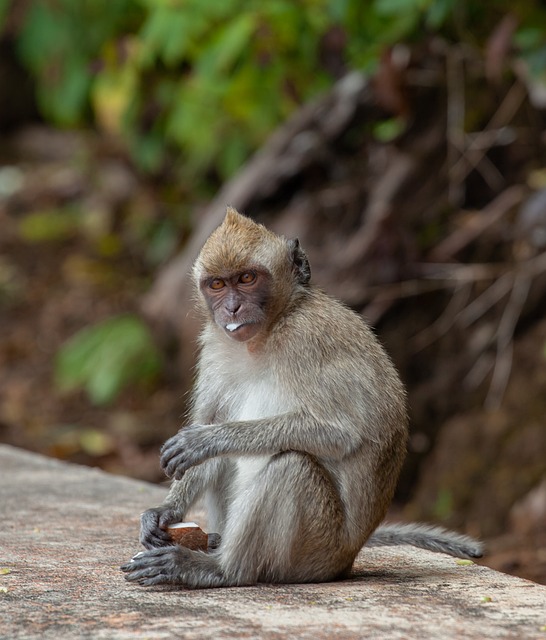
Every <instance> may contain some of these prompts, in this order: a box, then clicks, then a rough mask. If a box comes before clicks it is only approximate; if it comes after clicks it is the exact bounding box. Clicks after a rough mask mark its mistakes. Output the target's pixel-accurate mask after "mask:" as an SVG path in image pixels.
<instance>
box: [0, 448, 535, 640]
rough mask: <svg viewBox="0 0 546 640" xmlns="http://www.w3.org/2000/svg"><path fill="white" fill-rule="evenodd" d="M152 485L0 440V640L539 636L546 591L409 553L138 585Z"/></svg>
mask: <svg viewBox="0 0 546 640" xmlns="http://www.w3.org/2000/svg"><path fill="white" fill-rule="evenodd" d="M164 495H165V490H164V489H163V488H160V487H156V486H154V485H150V484H146V483H143V482H137V481H134V480H130V479H127V478H121V477H116V476H112V475H109V474H106V473H103V472H101V471H98V470H94V469H88V468H86V467H79V466H76V465H68V464H65V463H61V462H58V461H55V460H50V459H47V458H44V457H41V456H38V455H35V454H32V453H28V452H25V451H22V450H20V449H15V448H12V447H6V446H0V504H1V505H2V527H1V528H0V569H4V568H5V569H9V573H6V574H0V639H4V638H6V639H8V638H9V639H10V640H11V639H15V638H25V639H27V638H28V639H33V638H37V639H38V638H40V639H41V640H47V639H48V638H55V639H56V638H63V640H70V639H72V638H78V639H80V638H98V639H101V638H108V639H125V638H127V639H129V638H151V639H154V640H155V639H156V638H157V639H159V638H175V637H183V638H190V639H191V638H211V637H214V638H265V637H267V638H276V639H282V638H309V639H311V638H312V639H316V638H343V640H351V639H356V638H363V637H371V638H401V639H402V638H447V639H454V638H476V639H478V638H479V639H480V640H482V639H485V638H491V639H493V638H495V639H497V638H537V639H539V638H546V632H545V631H544V630H543V629H544V625H546V587H544V586H541V585H538V584H535V583H533V582H528V581H526V580H521V579H518V578H514V577H512V576H507V575H504V574H502V573H498V572H495V571H493V570H491V569H488V568H486V567H481V566H478V565H470V566H461V565H458V564H457V563H456V561H455V560H454V559H453V558H450V557H448V556H444V555H440V554H433V553H429V552H426V551H418V550H415V549H410V548H407V547H399V548H396V549H392V548H391V549H370V550H366V551H364V552H361V554H360V555H359V557H358V559H357V562H356V563H355V567H354V577H353V578H352V579H350V580H344V581H341V582H337V583H329V584H308V585H260V586H257V587H244V588H241V587H240V588H230V589H216V590H204V591H187V590H174V589H170V588H165V587H163V588H155V589H143V588H141V587H138V586H134V585H130V584H128V583H127V582H125V580H124V579H123V575H122V574H121V572H120V571H119V569H118V567H119V565H120V564H121V563H122V562H123V561H125V560H127V559H128V558H130V557H131V556H132V555H133V554H134V553H135V552H136V551H137V550H138V549H139V545H138V515H139V513H140V512H141V511H143V510H144V509H146V508H147V507H150V506H153V505H155V504H158V503H159V502H160V501H161V500H162V498H163V496H164Z"/></svg>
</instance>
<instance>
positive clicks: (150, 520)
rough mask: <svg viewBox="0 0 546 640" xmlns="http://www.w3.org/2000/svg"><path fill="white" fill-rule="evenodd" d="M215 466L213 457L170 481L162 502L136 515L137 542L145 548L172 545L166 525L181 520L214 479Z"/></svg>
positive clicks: (215, 462)
mask: <svg viewBox="0 0 546 640" xmlns="http://www.w3.org/2000/svg"><path fill="white" fill-rule="evenodd" d="M217 467H218V464H217V461H215V460H210V461H208V463H206V464H204V465H201V466H200V467H194V468H193V469H191V470H190V471H189V472H188V473H187V474H186V475H185V476H184V477H183V478H181V479H180V480H175V481H174V482H173V483H172V485H171V489H170V491H169V493H168V495H167V497H166V498H165V501H164V502H163V504H162V505H160V506H159V507H153V508H152V509H148V510H146V511H145V512H144V513H143V514H142V515H141V516H140V542H141V544H142V545H144V547H146V549H154V548H156V547H165V546H168V545H171V544H172V540H171V537H170V535H169V534H168V533H167V527H168V526H169V525H170V524H172V523H173V522H179V521H181V520H183V519H184V517H185V515H186V512H187V511H188V509H189V508H190V507H191V506H192V505H193V504H194V503H195V502H196V500H197V499H198V498H199V497H200V496H201V495H202V493H203V492H204V491H205V489H206V488H207V487H208V486H209V484H210V483H211V482H213V481H214V479H215V477H216V474H217V472H218V469H217Z"/></svg>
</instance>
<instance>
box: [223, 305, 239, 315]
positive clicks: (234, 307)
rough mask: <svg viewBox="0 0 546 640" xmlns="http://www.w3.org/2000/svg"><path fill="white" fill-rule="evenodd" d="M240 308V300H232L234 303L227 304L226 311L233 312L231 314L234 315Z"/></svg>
mask: <svg viewBox="0 0 546 640" xmlns="http://www.w3.org/2000/svg"><path fill="white" fill-rule="evenodd" d="M240 308H241V305H240V303H239V302H232V303H227V304H226V311H229V313H231V315H233V316H234V315H235V314H236V313H237V311H239V309H240Z"/></svg>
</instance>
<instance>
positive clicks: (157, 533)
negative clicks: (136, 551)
mask: <svg viewBox="0 0 546 640" xmlns="http://www.w3.org/2000/svg"><path fill="white" fill-rule="evenodd" d="M140 544H142V545H144V547H146V549H156V548H157V547H167V546H170V545H172V544H173V541H172V539H171V536H170V535H169V534H168V533H167V532H166V531H162V530H161V529H154V530H153V531H144V532H142V533H141V535H140Z"/></svg>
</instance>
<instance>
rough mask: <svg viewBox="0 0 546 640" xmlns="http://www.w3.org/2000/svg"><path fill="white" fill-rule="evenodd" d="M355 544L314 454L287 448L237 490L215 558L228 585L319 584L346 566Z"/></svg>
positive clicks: (349, 563) (333, 577) (339, 502)
mask: <svg viewBox="0 0 546 640" xmlns="http://www.w3.org/2000/svg"><path fill="white" fill-rule="evenodd" d="M353 547H354V548H353ZM353 547H351V545H349V544H347V541H346V534H345V532H344V509H343V506H342V504H341V500H340V497H339V495H338V493H337V490H336V488H335V486H334V484H333V482H332V480H331V478H330V477H329V475H328V473H327V472H326V471H325V469H324V468H323V467H322V466H321V465H320V464H318V462H317V461H316V460H315V459H314V458H313V457H311V456H309V455H307V454H304V453H299V452H286V453H282V454H278V455H276V456H274V457H273V458H271V460H270V461H269V462H268V463H267V465H266V466H265V467H264V468H263V469H262V470H261V471H260V472H259V473H258V474H257V476H256V477H255V478H254V479H253V481H252V482H250V483H249V484H248V486H245V487H244V489H243V490H240V491H239V492H238V493H237V494H236V496H235V498H234V501H233V503H232V504H231V506H230V512H229V516H228V521H227V523H226V528H225V530H224V531H223V533H222V543H221V545H220V549H219V552H220V555H219V562H220V566H221V568H222V571H223V574H224V576H225V579H226V581H227V582H228V583H229V584H253V583H256V582H280V583H283V582H314V581H317V582H319V581H325V580H332V579H335V578H337V577H339V576H340V575H342V574H344V573H345V572H347V571H348V570H349V569H350V567H351V566H352V563H353V560H354V557H355V556H356V554H357V553H358V550H359V549H358V548H357V547H358V545H356V546H354V545H353Z"/></svg>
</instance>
